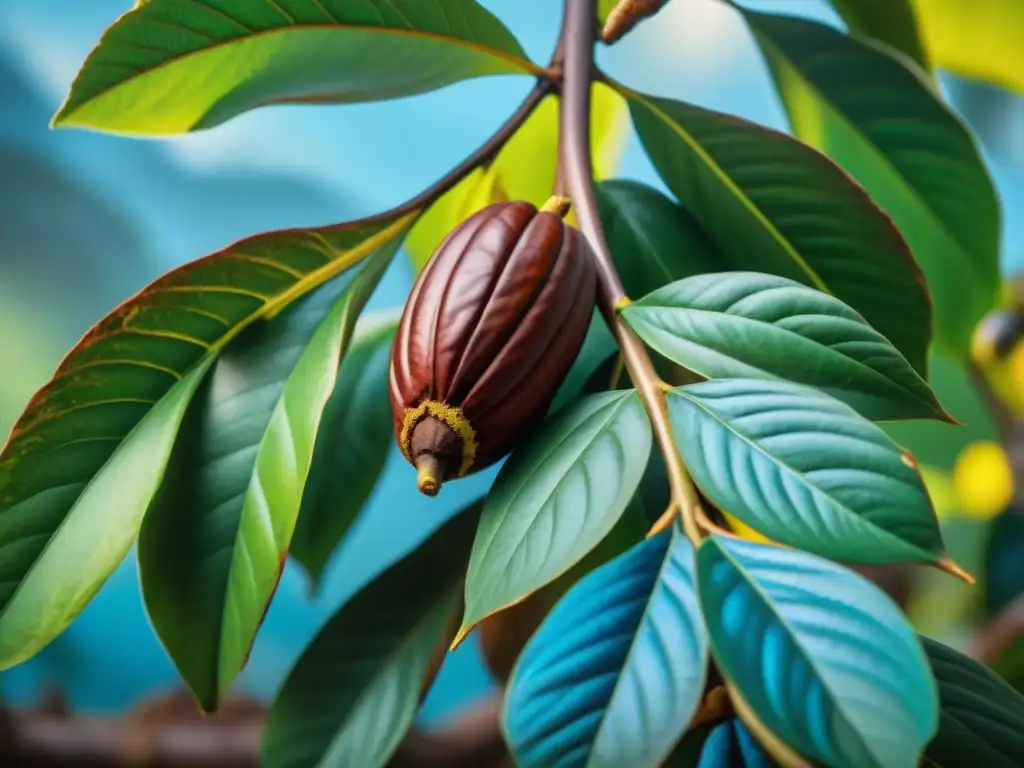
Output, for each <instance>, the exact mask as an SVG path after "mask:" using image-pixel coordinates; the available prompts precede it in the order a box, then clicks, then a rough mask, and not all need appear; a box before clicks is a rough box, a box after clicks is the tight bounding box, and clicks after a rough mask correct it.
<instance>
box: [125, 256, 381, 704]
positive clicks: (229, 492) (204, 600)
mask: <svg viewBox="0 0 1024 768" xmlns="http://www.w3.org/2000/svg"><path fill="white" fill-rule="evenodd" d="M398 244H399V241H397V240H393V241H392V242H391V247H390V248H385V249H381V250H379V251H378V252H377V253H375V254H374V255H373V257H372V258H371V259H368V260H367V261H365V262H364V263H363V264H361V265H360V268H359V269H353V270H350V271H349V272H347V273H345V274H343V275H341V276H340V277H337V278H335V279H334V280H333V281H331V282H329V283H328V284H327V285H324V286H321V287H320V288H319V289H318V290H317V291H315V292H314V293H312V294H311V295H309V296H307V297H305V298H304V299H303V300H302V301H301V302H298V303H296V304H295V305H294V306H293V307H291V308H290V309H289V310H288V311H287V312H286V313H284V314H282V315H281V316H279V317H278V318H275V319H274V320H273V321H271V322H269V323H267V324H265V325H263V326H259V327H256V328H252V329H251V330H250V331H249V333H248V334H247V335H246V336H243V337H241V338H239V339H237V340H236V341H235V342H234V343H233V344H232V345H231V346H229V347H228V348H227V349H225V350H224V352H223V353H222V354H221V356H220V358H219V359H218V360H217V363H216V364H215V366H214V368H213V371H212V373H211V375H210V377H209V380H208V381H207V382H206V384H205V386H204V387H203V388H202V389H201V390H200V392H199V394H198V395H197V397H196V398H195V400H194V402H193V405H192V407H191V408H190V409H189V414H188V416H187V417H186V420H185V423H184V425H183V427H182V429H181V434H180V436H179V438H178V443H177V445H176V446H175V449H174V453H173V455H172V457H171V461H170V464H169V466H168V470H167V474H166V476H165V478H164V483H163V485H162V487H161V489H160V491H159V492H158V493H157V495H156V497H155V498H154V500H153V504H152V505H151V507H150V509H149V511H148V512H147V513H146V518H145V520H144V522H143V525H142V531H141V534H140V537H139V571H140V576H141V582H142V592H143V596H144V598H145V603H146V610H147V612H148V613H149V617H150V620H151V621H152V623H153V627H154V628H155V629H156V632H157V635H159V637H160V640H161V641H162V642H163V644H164V647H165V648H166V649H167V652H168V654H169V655H170V657H171V659H172V660H173V661H174V663H175V665H176V666H177V667H178V670H179V672H180V673H181V676H182V677H183V678H184V679H185V681H186V682H187V683H188V685H189V687H190V688H191V689H192V691H193V693H195V696H196V698H197V699H198V701H199V704H200V705H201V706H202V707H203V709H204V710H206V711H213V710H215V709H216V708H217V705H218V703H219V702H220V699H221V697H222V696H223V695H224V692H225V691H226V690H227V687H228V686H229V685H230V684H231V682H232V681H233V680H234V678H235V677H236V676H237V675H238V673H239V672H240V671H241V669H242V667H243V666H244V665H245V662H246V660H247V658H248V655H249V649H250V648H251V647H252V642H253V640H254V638H255V637H256V632H257V630H258V629H259V626H260V623H261V622H262V621H263V616H264V614H265V613H266V610H267V606H268V605H269V604H270V599H271V597H272V596H273V594H274V591H275V590H276V589H277V581H278V579H279V578H280V576H281V571H282V569H283V568H284V563H285V556H286V554H287V552H288V546H289V543H290V542H291V538H292V532H293V531H294V529H295V523H296V519H297V518H298V514H299V505H300V503H301V500H302V494H303V488H304V486H305V483H306V476H307V474H308V472H309V468H310V463H311V460H312V456H313V447H314V442H315V440H316V437H317V431H318V428H319V424H320V417H321V414H322V412H323V409H324V406H325V404H326V402H327V399H328V398H329V397H330V394H331V391H332V390H333V388H334V384H335V381H336V378H337V375H338V366H339V363H340V361H341V357H342V355H343V354H344V352H345V349H346V347H347V345H348V341H349V339H350V337H351V335H352V329H353V326H354V325H355V322H356V318H357V317H358V316H359V313H360V312H361V311H362V308H363V306H364V304H365V303H366V300H367V299H368V298H369V296H370V293H372V291H373V289H374V288H375V287H376V285H377V282H378V281H379V280H380V277H381V275H383V273H384V270H385V269H386V267H387V265H388V263H389V262H390V260H391V257H392V255H393V254H394V252H395V251H396V250H397V248H398Z"/></svg>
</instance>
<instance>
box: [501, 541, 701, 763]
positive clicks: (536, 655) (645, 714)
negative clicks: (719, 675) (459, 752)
mask: <svg viewBox="0 0 1024 768" xmlns="http://www.w3.org/2000/svg"><path fill="white" fill-rule="evenodd" d="M694 589H695V586H694V551H693V546H692V545H691V544H690V542H689V541H688V540H687V539H686V536H684V535H683V533H682V531H681V530H679V528H678V526H673V527H672V528H671V529H670V530H666V531H663V532H662V533H660V534H659V535H657V536H655V537H652V538H650V539H647V540H645V541H643V542H641V543H640V544H637V545H636V546H634V547H633V548H632V549H630V550H628V551H627V552H625V553H623V554H622V555H620V556H618V557H617V558H615V559H614V560H612V561H610V562H609V563H607V564H605V565H604V566H602V567H600V568H598V569H597V570H595V571H593V572H592V573H590V574H588V575H587V576H585V577H584V578H583V579H581V580H580V582H579V583H578V584H576V585H575V586H574V587H573V588H572V589H571V590H569V592H567V593H566V595H565V596H564V597H563V598H562V599H561V600H560V601H559V603H558V604H557V605H556V606H555V608H554V610H552V612H551V613H550V614H549V615H548V617H547V618H546V619H545V620H544V623H543V624H542V625H541V627H540V629H539V630H538V631H537V633H536V634H535V635H534V636H533V638H532V639H531V640H530V642H529V644H528V645H527V646H526V649H525V650H524V651H523V655H522V656H521V657H520V659H519V663H518V664H517V665H516V669H515V672H514V673H513V676H512V679H511V681H510V682H509V687H508V691H507V693H506V701H505V721H504V728H505V733H506V736H507V738H508V742H509V745H510V747H511V750H512V753H513V754H514V756H515V761H516V765H517V766H519V767H520V768H549V766H554V765H557V766H561V767H562V768H621V767H622V766H630V768H645V766H651V767H652V768H653V767H654V766H658V765H661V763H662V761H663V760H664V759H665V757H666V756H667V755H668V753H669V752H670V751H671V750H672V747H673V745H674V744H675V743H676V741H677V740H678V739H679V737H680V736H681V735H682V733H683V731H685V730H686V726H687V724H688V723H689V722H690V720H691V719H692V718H693V715H694V714H695V713H696V711H697V707H698V706H699V705H700V701H701V698H702V696H703V692H704V682H705V680H704V678H705V671H706V664H707V640H706V636H705V634H704V626H703V620H702V619H701V616H700V609H699V606H698V604H697V595H696V593H695V591H694ZM567 694H570V695H568V696H567Z"/></svg>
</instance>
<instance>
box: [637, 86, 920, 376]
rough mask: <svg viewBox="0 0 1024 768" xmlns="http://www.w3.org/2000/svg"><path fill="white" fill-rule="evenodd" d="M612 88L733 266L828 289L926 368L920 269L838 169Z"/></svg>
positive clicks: (793, 146)
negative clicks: (625, 101) (626, 101)
mask: <svg viewBox="0 0 1024 768" xmlns="http://www.w3.org/2000/svg"><path fill="white" fill-rule="evenodd" d="M620 89H621V90H623V92H624V95H625V96H626V97H627V98H628V99H629V103H630V112H631V114H632V116H633V124H634V125H635V126H636V129H637V133H638V134H639V135H640V139H641V141H642V142H643V145H644V148H645V149H646V150H647V154H648V155H650V157H651V161H652V162H653V163H654V167H655V168H656V169H657V171H658V174H659V175H660V176H661V178H662V179H663V180H664V182H665V184H666V185H667V186H668V188H669V189H670V190H671V191H672V193H673V194H674V195H675V196H676V197H677V198H678V199H679V202H680V203H682V205H683V207H684V208H686V209H687V210H688V211H689V212H690V213H691V214H693V216H694V217H695V218H696V219H697V221H698V222H700V225H701V227H702V229H703V230H704V231H705V232H706V233H707V234H708V236H709V237H710V238H711V240H712V241H713V242H714V243H715V244H716V245H717V246H718V248H719V249H721V251H722V252H723V253H724V254H725V255H726V256H727V258H728V259H729V260H730V262H731V266H732V267H733V268H734V269H742V270H751V271H757V272H768V273H770V274H775V275H781V276H782V277H789V278H791V279H793V280H798V281H800V282H802V283H804V284H805V285H810V286H811V287H814V288H818V289H819V290H822V291H825V292H828V293H831V294H833V295H834V296H836V297H837V298H839V299H840V300H842V301H843V302H845V303H846V304H848V305H850V306H851V307H853V309H855V310H856V311H857V312H859V313H860V314H861V315H862V316H863V317H864V318H865V319H866V320H867V321H868V322H869V323H870V324H871V326H872V327H873V328H874V329H875V330H877V331H878V332H879V333H881V334H882V335H883V336H885V337H886V338H887V339H889V341H891V342H892V343H893V345H894V346H895V347H896V348H897V349H898V350H899V351H900V352H901V353H903V355H904V357H906V358H907V360H909V361H910V363H911V365H913V366H914V368H915V369H916V370H917V371H918V373H920V374H921V375H922V376H924V375H925V374H926V372H927V351H928V346H929V344H930V342H931V325H932V320H931V304H930V301H929V297H928V289H927V287H926V286H925V283H924V278H923V277H922V275H921V270H920V269H919V268H918V266H917V264H916V262H915V261H914V258H913V256H912V255H911V253H910V249H909V248H908V247H907V244H906V243H905V242H904V241H903V237H902V236H901V235H900V233H899V231H898V230H897V229H896V227H895V226H894V225H893V223H892V220H891V219H890V218H889V217H888V216H887V215H886V214H885V213H884V212H883V211H882V210H881V209H880V208H879V207H878V206H877V205H876V204H875V203H874V202H873V201H872V200H871V198H870V197H868V195H867V193H866V192H865V191H864V190H863V189H862V188H861V187H859V186H858V185H857V184H856V183H855V182H854V181H853V180H852V179H851V178H850V177H849V176H848V175H847V174H846V173H844V172H843V171H842V169H840V168H839V167H838V166H837V165H835V164H834V163H833V162H832V161H831V160H829V159H828V158H827V157H826V156H825V155H823V154H821V153H820V152H817V151H816V150H814V149H812V148H811V147H808V146H807V145H806V144H803V143H801V142H799V141H797V140H795V139H793V138H792V137H790V136H787V135H785V134H783V133H779V132H777V131H772V130H769V129H767V128H764V127H762V126H759V125H755V124H754V123H750V122H747V121H746V120H741V119H740V118H738V117H732V116H731V115H723V114H720V113H718V112H712V111H710V110H706V109H701V108H700V107H695V106H693V105H691V104H684V103H682V102H678V101H672V100H669V99H659V98H655V97H653V96H646V95H644V94H640V93H636V92H632V91H628V90H626V89H625V88H622V87H621V86H620Z"/></svg>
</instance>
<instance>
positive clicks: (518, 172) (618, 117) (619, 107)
mask: <svg viewBox="0 0 1024 768" xmlns="http://www.w3.org/2000/svg"><path fill="white" fill-rule="evenodd" d="M591 96H592V107H591V121H590V143H591V146H592V147H593V165H594V175H595V176H596V178H598V179H601V178H605V177H607V176H610V175H612V174H613V173H614V172H615V169H616V167H617V166H618V164H619V160H620V159H621V157H622V151H623V148H624V147H625V143H626V141H625V140H626V134H627V128H628V120H627V116H626V104H625V102H624V101H623V100H622V97H621V96H619V94H617V93H616V92H615V91H613V90H612V89H611V88H609V87H608V86H606V85H604V84H603V83H594V85H593V91H592V94H591ZM557 162H558V99H557V98H555V97H554V96H549V97H548V98H546V99H544V100H543V101H542V102H541V103H540V104H539V105H538V106H537V108H536V110H534V112H533V114H532V115H530V117H529V118H528V119H527V120H526V122H525V123H524V124H523V125H522V127H520V128H519V130H518V131H516V132H515V133H514V134H513V135H512V138H511V139H509V141H508V143H506V144H505V146H504V147H502V149H501V152H500V153H499V154H498V157H497V158H496V159H495V160H494V162H493V163H492V164H491V165H490V166H488V167H487V168H486V169H483V168H478V169H477V170H475V171H473V173H471V174H469V175H468V176H467V177H466V178H465V179H463V180H462V181H461V182H459V183H458V184H456V185H455V186H454V187H453V188H452V189H451V190H449V191H448V192H446V193H445V194H444V195H442V196H441V197H440V198H439V199H438V200H437V201H436V202H435V203H434V204H433V205H432V206H431V207H430V208H428V209H427V212H426V213H425V214H423V216H422V217H421V218H420V220H419V221H417V222H416V225H415V226H414V227H413V228H412V231H411V232H410V233H409V239H408V241H407V242H406V250H408V251H409V255H410V256H411V258H412V262H413V266H415V267H416V269H417V270H420V269H422V268H423V265H424V264H426V263H427V259H429V258H430V255H431V254H432V253H433V252H434V249H436V248H437V246H438V245H440V243H441V241H442V240H443V239H444V237H445V235H447V234H448V233H449V232H451V230H452V229H454V228H455V226H456V225H457V224H459V222H461V221H463V220H464V219H467V218H468V217H470V216H472V215H473V214H474V213H476V212H477V211H479V210H482V209H483V208H486V207H487V206H488V205H490V204H491V203H496V202H501V201H504V200H527V201H529V202H531V203H533V204H534V205H536V206H538V207H539V206H541V205H543V204H544V202H545V201H546V200H547V199H548V197H550V195H551V190H552V188H553V187H554V183H555V167H556V165H557ZM566 220H567V221H568V222H569V223H574V222H575V218H574V214H573V212H572V211H570V212H569V215H568V216H567V217H566Z"/></svg>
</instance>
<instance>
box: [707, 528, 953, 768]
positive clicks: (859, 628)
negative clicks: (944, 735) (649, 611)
mask: <svg viewBox="0 0 1024 768" xmlns="http://www.w3.org/2000/svg"><path fill="white" fill-rule="evenodd" d="M697 584H698V590H699V593H700V601H701V606H702V608H703V611H704V617H705V619H706V621H707V629H708V635H709V638H710V641H711V650H712V653H713V654H714V658H715V661H716V662H717V663H718V668H719V669H720V670H721V672H722V674H723V675H724V676H725V677H726V679H727V680H729V681H730V682H731V684H732V685H734V686H735V687H736V688H737V689H738V690H739V692H740V693H741V695H742V696H743V698H744V699H745V700H746V702H747V703H748V704H749V705H750V706H751V708H752V709H753V711H754V712H755V713H756V715H757V717H758V719H760V720H761V721H762V722H763V723H764V725H765V726H767V727H768V728H769V729H771V731H772V732H774V733H775V734H777V735H778V736H779V737H780V738H782V739H783V740H784V741H785V742H786V743H787V744H789V745H790V746H791V747H793V748H794V749H796V750H797V751H798V752H800V753H801V754H802V755H804V756H805V757H807V758H810V759H812V760H814V761H816V762H819V763H821V764H824V765H829V766H832V767H833V768H905V767H906V766H915V765H917V764H918V759H919V756H920V753H921V750H922V749H923V748H924V746H925V744H927V742H928V741H929V740H930V739H931V737H932V735H933V734H934V733H935V728H936V724H937V720H938V700H937V699H938V697H937V694H936V687H935V681H934V680H933V679H932V677H931V674H930V672H929V669H928V663H927V659H926V657H925V654H924V652H923V650H922V648H921V644H920V642H918V639H917V635H915V634H914V631H913V629H911V627H910V625H909V624H908V623H907V620H906V619H905V618H904V616H903V615H902V613H900V610H899V608H897V606H896V605H895V604H894V603H893V602H892V601H891V600H890V599H889V598H888V597H887V596H886V595H885V594H884V593H883V592H882V591H881V590H879V589H878V588H877V587H875V586H874V585H873V584H871V583H870V582H869V581H867V580H866V579H863V578H861V577H860V576H858V575H856V574H854V573H853V572H852V571H849V570H847V569H845V568H843V567H841V566H839V565H836V564H834V563H831V562H829V561H827V560H823V559H821V558H818V557H815V556H813V555H810V554H807V553H806V552H797V551H794V550H789V549H782V548H781V547H775V546H770V545H765V544H755V543H753V542H748V541H742V540H740V539H734V538H732V537H727V536H722V535H718V534H713V535H712V536H711V537H710V538H709V539H707V540H705V542H704V544H703V545H702V546H701V548H700V550H699V552H698V553H697Z"/></svg>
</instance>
